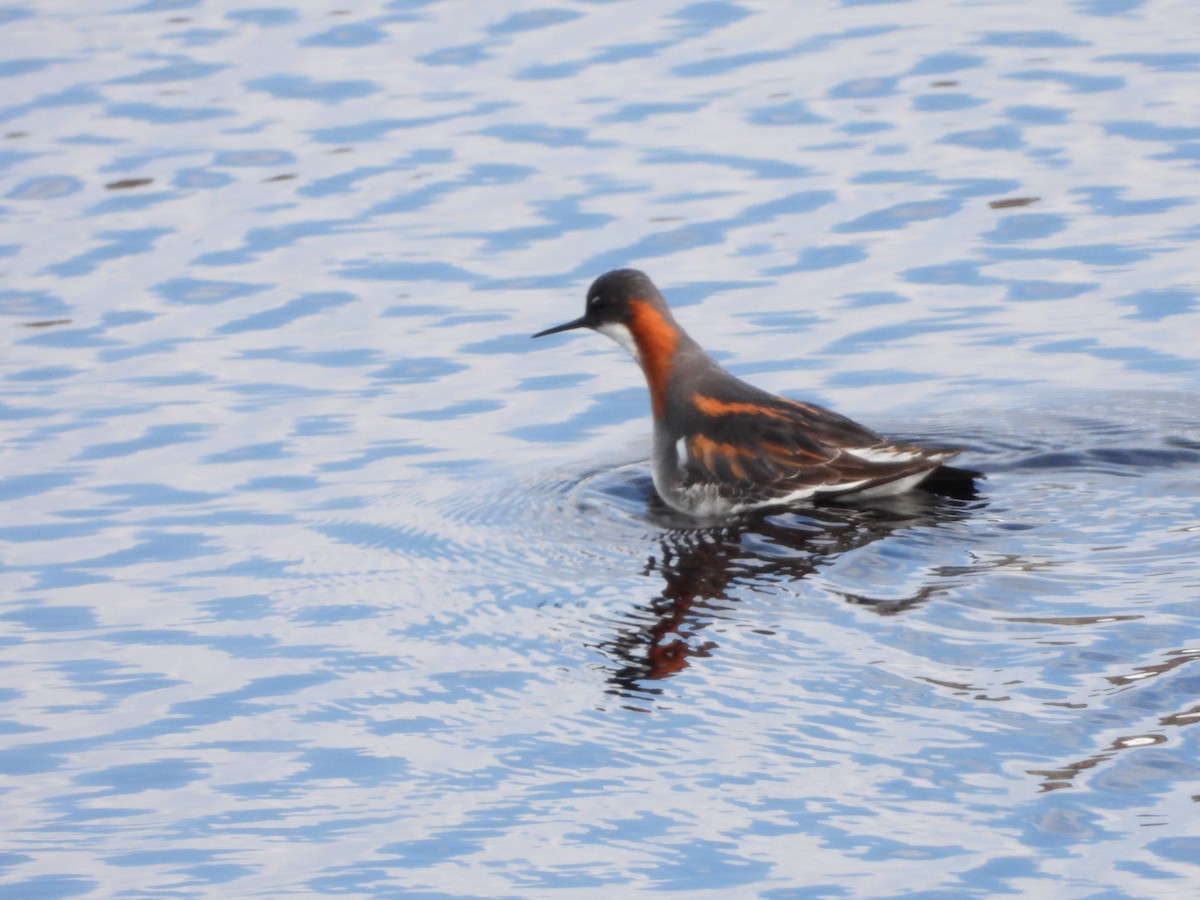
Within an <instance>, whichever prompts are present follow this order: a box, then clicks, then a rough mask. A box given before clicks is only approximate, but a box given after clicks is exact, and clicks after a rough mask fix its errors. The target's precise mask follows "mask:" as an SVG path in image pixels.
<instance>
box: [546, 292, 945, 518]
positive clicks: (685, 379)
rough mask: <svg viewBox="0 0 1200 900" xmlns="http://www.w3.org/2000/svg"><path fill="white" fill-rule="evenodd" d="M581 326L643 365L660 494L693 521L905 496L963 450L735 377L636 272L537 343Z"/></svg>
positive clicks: (594, 295) (599, 294)
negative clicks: (850, 498) (932, 444)
mask: <svg viewBox="0 0 1200 900" xmlns="http://www.w3.org/2000/svg"><path fill="white" fill-rule="evenodd" d="M572 328H591V329H593V330H595V331H599V332H600V333H602V334H606V335H608V336H609V337H611V338H612V339H613V340H615V341H616V342H617V343H618V344H620V345H621V346H622V347H624V348H625V349H626V350H628V351H629V353H630V355H631V356H633V358H634V359H635V360H636V361H637V362H638V364H639V365H640V366H641V368H642V371H643V373H644V374H645V376H646V384H647V386H648V387H649V389H650V408H651V412H652V413H653V417H654V455H653V463H652V465H653V472H654V487H655V490H657V491H658V494H659V496H660V497H661V498H662V499H663V501H664V502H665V503H667V505H669V506H671V507H673V508H674V509H676V510H679V511H680V512H683V513H687V514H689V515H693V516H697V517H702V518H709V517H717V516H727V515H735V514H738V513H745V512H749V511H752V510H756V509H767V508H771V507H787V506H792V505H795V504H799V503H802V502H804V501H808V500H811V499H813V498H816V497H821V496H833V495H849V494H857V495H876V496H877V495H881V494H892V493H899V492H901V491H904V490H908V489H909V488H911V487H914V486H916V485H917V484H919V483H920V482H921V481H922V480H924V479H925V478H926V477H927V476H928V475H930V474H931V473H932V472H933V471H934V470H935V469H937V468H938V467H939V466H940V465H941V464H942V463H943V462H945V461H946V460H948V459H949V458H950V457H952V456H954V455H955V454H956V453H957V452H958V451H957V450H954V449H926V448H921V447H916V446H911V445H908V444H897V443H893V442H891V441H888V440H886V439H885V438H883V437H881V436H880V435H878V434H876V433H875V432H873V431H871V430H870V429H867V428H864V427H863V426H862V425H859V424H857V423H855V422H853V421H851V420H850V419H847V418H845V417H844V416H840V415H838V414H837V413H834V412H830V411H829V410H827V409H823V408H822V407H820V406H815V405H812V404H809V403H801V402H799V401H796V400H789V399H787V398H786V397H779V396H776V395H775V394H771V393H769V392H767V391H764V390H761V389H759V388H756V387H754V386H753V385H750V384H747V383H746V382H744V381H742V380H741V379H739V378H737V377H735V376H733V375H731V374H730V373H729V372H727V371H725V370H724V369H723V368H721V366H720V365H718V364H717V362H716V361H715V360H714V359H712V357H710V356H709V355H708V354H706V353H705V352H704V351H703V350H702V349H701V348H700V345H699V344H697V343H696V342H695V341H694V340H693V339H692V338H691V337H690V336H689V335H688V333H687V332H686V331H684V330H683V328H682V327H680V325H679V324H678V323H677V322H676V321H675V318H674V316H672V315H671V311H670V309H669V308H668V307H667V304H666V301H665V300H663V297H662V295H661V294H660V293H659V291H658V289H657V288H656V287H655V286H654V284H653V283H652V282H651V281H650V279H649V278H647V277H646V276H645V275H644V274H643V273H641V272H638V271H636V270H633V269H618V270H616V271H613V272H609V273H607V274H605V275H601V276H600V277H599V278H597V279H596V281H595V282H593V284H592V286H591V288H590V289H589V291H588V296H587V307H586V311H585V313H584V315H583V316H582V317H581V318H579V319H576V320H574V321H572V322H568V323H566V324H565V325H560V326H557V327H556V328H549V329H547V330H546V331H542V332H539V333H538V334H536V335H534V337H541V336H542V335H545V334H553V333H555V332H558V331H567V330H569V329H572Z"/></svg>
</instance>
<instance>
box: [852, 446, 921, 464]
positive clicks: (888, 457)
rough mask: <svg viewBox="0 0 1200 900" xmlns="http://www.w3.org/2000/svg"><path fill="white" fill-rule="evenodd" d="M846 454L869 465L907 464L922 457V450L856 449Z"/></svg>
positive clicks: (898, 448)
mask: <svg viewBox="0 0 1200 900" xmlns="http://www.w3.org/2000/svg"><path fill="white" fill-rule="evenodd" d="M846 452H847V453H849V454H850V455H851V456H857V457H858V458H859V459H861V460H862V461H863V462H869V463H906V462H911V461H912V460H914V459H920V458H921V456H922V453H921V451H920V450H908V449H905V448H903V447H855V448H853V449H847V450H846Z"/></svg>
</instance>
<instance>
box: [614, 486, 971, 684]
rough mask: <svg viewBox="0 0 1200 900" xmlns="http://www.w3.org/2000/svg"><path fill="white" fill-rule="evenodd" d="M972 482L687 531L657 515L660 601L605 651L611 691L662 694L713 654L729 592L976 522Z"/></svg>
mask: <svg viewBox="0 0 1200 900" xmlns="http://www.w3.org/2000/svg"><path fill="white" fill-rule="evenodd" d="M975 474H976V473H968V472H964V471H962V470H953V469H952V470H949V471H948V473H947V476H946V477H945V478H943V479H940V480H937V481H933V483H932V484H931V485H930V487H929V489H928V490H916V491H910V492H908V493H907V494H904V495H902V496H900V497H895V498H889V499H888V500H887V501H886V502H884V501H880V502H878V503H876V504H872V505H870V506H867V505H862V504H858V505H823V506H815V507H812V508H809V509H805V510H802V511H787V512H781V513H777V514H774V515H760V516H757V517H754V518H750V519H746V520H739V521H735V522H730V523H727V524H722V525H721V526H719V527H713V528H695V527H692V528H687V527H685V526H686V524H687V523H686V521H685V520H681V519H679V518H676V517H675V516H674V514H672V513H671V512H670V511H669V510H667V509H665V508H661V507H660V508H658V509H656V510H654V511H653V514H654V516H655V517H656V518H657V519H658V520H659V522H660V524H663V525H665V526H668V528H669V530H667V531H665V532H664V533H663V535H662V537H661V538H660V542H659V543H660V548H661V553H660V554H659V555H656V556H652V557H651V558H650V559H649V560H648V561H647V563H646V569H645V574H646V575H651V576H652V575H654V574H657V575H658V576H660V577H661V578H662V580H663V586H662V589H661V591H660V592H659V593H658V595H657V596H655V597H654V598H653V599H651V600H649V601H644V602H638V603H635V604H634V605H633V606H632V607H631V608H629V609H628V610H627V611H625V612H624V613H623V614H622V615H621V616H620V618H619V619H618V622H617V630H616V633H615V634H614V635H613V636H612V637H611V638H610V639H608V640H606V641H603V642H601V644H600V645H599V646H598V648H597V649H599V650H600V651H601V652H602V653H603V654H604V655H605V656H606V657H608V659H609V660H610V661H611V663H612V664H613V666H614V668H613V669H612V671H611V675H610V676H609V679H608V681H609V685H610V688H609V690H610V692H611V693H615V694H619V695H622V696H627V697H633V696H636V697H646V696H647V695H653V694H657V693H659V692H660V689H659V688H656V687H655V686H654V682H656V681H658V680H661V679H664V678H668V677H670V676H671V675H674V674H675V673H677V672H679V671H681V670H682V669H685V668H687V667H688V665H689V664H690V661H691V660H693V659H695V658H698V657H704V656H708V655H709V654H710V653H711V652H712V650H714V649H715V647H716V644H715V642H714V641H712V640H709V639H707V638H706V634H705V632H706V629H707V628H708V626H709V625H710V624H711V623H712V622H714V621H717V620H720V619H722V618H724V617H726V616H727V615H728V614H729V610H730V609H731V608H732V607H733V606H734V605H735V603H736V600H732V599H730V597H729V591H730V588H731V587H736V586H739V585H767V584H771V583H782V582H790V581H796V580H798V579H801V578H804V577H805V576H807V575H808V574H809V573H811V572H813V571H814V570H816V569H818V568H821V567H823V566H825V565H828V564H829V563H830V562H832V561H833V560H835V559H836V558H837V557H838V556H840V555H841V554H843V553H846V552H848V551H850V550H854V549H857V548H859V547H864V546H866V545H867V544H870V543H872V542H874V541H877V540H879V539H881V538H884V537H887V536H888V535H890V534H892V533H893V532H896V531H899V530H903V529H907V528H913V527H916V526H930V525H938V524H947V523H950V522H954V521H960V520H962V519H963V518H965V517H967V516H969V515H971V514H972V513H973V512H975V511H976V510H978V509H980V508H982V507H983V506H984V505H985V504H984V502H983V501H982V500H981V499H979V497H978V496H977V494H976V492H975V488H974V481H973V476H974V475H975ZM651 502H653V501H651ZM671 526H673V527H671ZM935 592H936V588H935V587H933V586H928V587H926V588H922V589H921V590H919V591H918V592H917V593H915V594H914V595H913V596H911V597H908V598H904V599H902V600H892V601H886V602H877V601H872V600H870V599H868V598H865V597H858V596H853V595H845V599H846V600H847V602H851V603H862V604H864V605H869V606H870V607H871V608H872V609H874V610H875V611H876V612H879V613H880V614H891V613H897V612H900V611H902V610H904V609H906V608H909V607H912V606H915V605H918V604H920V603H923V602H924V601H925V600H926V599H928V597H929V596H930V595H932V594H933V593H935Z"/></svg>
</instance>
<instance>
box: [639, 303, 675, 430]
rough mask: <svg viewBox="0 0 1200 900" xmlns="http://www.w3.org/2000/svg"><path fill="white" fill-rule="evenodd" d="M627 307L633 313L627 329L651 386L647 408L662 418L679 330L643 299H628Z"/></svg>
mask: <svg viewBox="0 0 1200 900" xmlns="http://www.w3.org/2000/svg"><path fill="white" fill-rule="evenodd" d="M629 310H630V312H631V313H632V317H631V318H630V320H629V330H630V332H631V333H632V334H633V339H634V340H635V341H636V342H637V346H638V354H639V355H640V356H641V362H642V371H644V372H645V373H646V384H647V385H648V386H649V387H650V408H651V409H652V410H653V411H654V415H655V416H656V417H657V418H660V419H661V418H662V417H663V416H664V415H666V411H667V381H668V379H669V378H670V377H671V364H672V363H673V362H674V359H675V347H676V346H677V345H678V344H679V332H678V331H676V329H675V326H674V325H672V324H671V323H670V322H668V321H667V320H666V319H665V318H664V317H663V314H662V313H660V312H659V311H658V310H657V309H655V308H654V307H653V306H651V305H650V304H649V303H647V302H646V301H645V300H630V301H629Z"/></svg>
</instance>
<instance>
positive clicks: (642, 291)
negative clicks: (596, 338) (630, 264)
mask: <svg viewBox="0 0 1200 900" xmlns="http://www.w3.org/2000/svg"><path fill="white" fill-rule="evenodd" d="M641 305H645V306H649V307H651V308H652V309H654V310H655V311H656V312H658V313H659V314H660V316H661V317H663V318H664V319H666V320H667V321H668V322H670V323H671V324H672V325H674V324H675V323H674V320H673V319H672V318H671V313H670V311H669V310H668V309H667V304H666V301H665V300H663V297H662V294H660V293H659V292H658V288H656V287H655V286H654V282H652V281H651V280H650V279H649V278H648V277H646V273H645V272H639V271H638V270H637V269H614V270H613V271H611V272H605V273H604V274H603V275H601V276H600V277H599V278H597V279H596V280H595V281H593V282H592V286H591V287H590V288H588V292H587V304H586V306H585V307H584V312H583V315H582V316H580V317H579V318H578V319H573V320H571V321H570V322H565V323H563V324H562V325H555V326H554V327H553V328H547V329H546V330H545V331H539V332H538V333H537V334H535V335H534V337H535V338H537V337H543V336H544V335H547V334H558V332H560V331H571V330H572V329H575V328H591V329H592V330H593V331H599V332H600V333H601V334H607V335H608V336H609V337H611V338H612V339H613V340H615V341H616V342H617V343H618V344H621V345H622V346H623V347H626V349H628V347H629V341H630V330H631V328H633V327H634V326H633V322H634V319H635V317H636V316H637V312H638V309H639V308H640V306H641ZM631 352H632V351H631ZM635 355H636V354H635Z"/></svg>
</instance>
